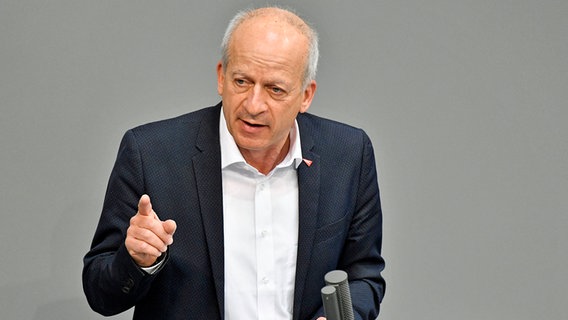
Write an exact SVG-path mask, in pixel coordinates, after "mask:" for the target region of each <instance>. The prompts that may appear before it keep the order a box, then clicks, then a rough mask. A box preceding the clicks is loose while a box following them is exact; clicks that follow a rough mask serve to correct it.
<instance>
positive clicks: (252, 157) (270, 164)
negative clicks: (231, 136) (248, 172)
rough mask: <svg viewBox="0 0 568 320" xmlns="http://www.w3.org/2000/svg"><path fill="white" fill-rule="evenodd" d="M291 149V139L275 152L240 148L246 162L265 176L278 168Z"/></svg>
mask: <svg viewBox="0 0 568 320" xmlns="http://www.w3.org/2000/svg"><path fill="white" fill-rule="evenodd" d="M289 149H290V137H288V138H287V139H286V141H284V145H283V146H282V147H281V148H277V149H275V150H262V151H256V150H246V149H241V148H239V150H240V151H241V154H242V155H243V158H245V161H246V162H247V163H248V164H249V165H251V166H253V167H254V168H255V169H256V170H258V171H259V172H260V173H262V174H264V175H266V174H268V173H269V172H270V171H272V170H273V169H274V168H276V166H277V165H278V164H279V163H280V162H282V160H284V158H286V155H287V154H288V150H289Z"/></svg>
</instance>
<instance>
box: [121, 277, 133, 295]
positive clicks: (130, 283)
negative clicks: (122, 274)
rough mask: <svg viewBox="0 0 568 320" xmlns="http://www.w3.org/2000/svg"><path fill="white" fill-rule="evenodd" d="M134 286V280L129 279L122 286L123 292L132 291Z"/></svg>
mask: <svg viewBox="0 0 568 320" xmlns="http://www.w3.org/2000/svg"><path fill="white" fill-rule="evenodd" d="M132 287H134V280H132V279H128V280H126V282H125V283H124V286H123V287H122V292H124V293H126V294H128V293H129V292H130V289H132Z"/></svg>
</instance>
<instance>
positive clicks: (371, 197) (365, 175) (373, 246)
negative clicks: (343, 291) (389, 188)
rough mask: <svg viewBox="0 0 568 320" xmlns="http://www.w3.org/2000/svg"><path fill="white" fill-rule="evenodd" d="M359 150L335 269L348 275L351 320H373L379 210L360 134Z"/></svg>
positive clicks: (379, 290)
mask: <svg viewBox="0 0 568 320" xmlns="http://www.w3.org/2000/svg"><path fill="white" fill-rule="evenodd" d="M363 137H364V139H363V152H362V159H361V171H360V178H359V185H358V187H357V200H356V208H355V213H354V216H353V219H352V221H351V225H350V227H349V231H348V235H347V238H346V240H345V247H344V248H343V253H342V256H341V258H340V261H339V268H340V269H343V270H345V271H346V272H347V273H348V275H349V287H350V291H351V300H352V303H353V310H354V313H355V319H375V318H376V317H377V316H378V314H379V310H380V303H381V301H382V299H383V296H384V293H385V280H384V279H383V277H382V276H381V272H382V270H383V269H384V267H385V262H384V259H383V258H382V256H381V246H382V224H383V223H382V212H381V204H380V196H379V186H378V181H377V170H376V164H375V157H374V152H373V147H372V144H371V141H370V140H369V138H368V136H367V135H366V134H363Z"/></svg>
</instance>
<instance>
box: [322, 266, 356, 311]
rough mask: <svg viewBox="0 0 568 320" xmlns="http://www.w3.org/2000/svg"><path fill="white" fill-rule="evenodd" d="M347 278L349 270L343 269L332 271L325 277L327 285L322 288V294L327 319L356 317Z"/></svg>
mask: <svg viewBox="0 0 568 320" xmlns="http://www.w3.org/2000/svg"><path fill="white" fill-rule="evenodd" d="M347 278H348V277H347V272H345V271H342V270H333V271H330V272H328V273H327V274H326V275H325V277H324V280H325V283H326V284H327V286H325V287H323V288H322V289H321V294H322V301H323V308H324V312H325V316H326V318H327V320H354V319H355V315H354V314H353V305H352V304H351V292H350V291H349V282H348V279H347ZM337 309H339V312H337Z"/></svg>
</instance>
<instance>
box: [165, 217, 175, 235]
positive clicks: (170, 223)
mask: <svg viewBox="0 0 568 320" xmlns="http://www.w3.org/2000/svg"><path fill="white" fill-rule="evenodd" d="M162 227H163V228H164V231H165V232H166V233H168V234H170V235H173V234H174V232H176V229H177V224H176V222H175V221H174V220H171V219H170V220H166V221H164V222H162Z"/></svg>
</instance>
